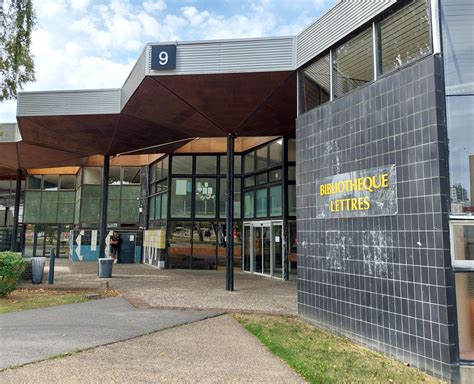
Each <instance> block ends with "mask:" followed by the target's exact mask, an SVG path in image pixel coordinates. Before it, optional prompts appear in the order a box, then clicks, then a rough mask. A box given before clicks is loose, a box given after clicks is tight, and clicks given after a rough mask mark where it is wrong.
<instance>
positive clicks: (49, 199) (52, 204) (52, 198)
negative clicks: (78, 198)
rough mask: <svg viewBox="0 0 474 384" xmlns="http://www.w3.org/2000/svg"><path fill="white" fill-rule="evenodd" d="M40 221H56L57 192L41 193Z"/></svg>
mask: <svg viewBox="0 0 474 384" xmlns="http://www.w3.org/2000/svg"><path fill="white" fill-rule="evenodd" d="M41 222H42V223H57V222H58V194H57V193H43V194H42V196H41Z"/></svg>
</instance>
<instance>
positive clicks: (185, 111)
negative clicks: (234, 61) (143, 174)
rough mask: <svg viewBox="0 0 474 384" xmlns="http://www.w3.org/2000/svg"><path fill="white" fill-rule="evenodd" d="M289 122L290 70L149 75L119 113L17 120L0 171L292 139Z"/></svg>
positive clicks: (292, 108)
mask: <svg viewBox="0 0 474 384" xmlns="http://www.w3.org/2000/svg"><path fill="white" fill-rule="evenodd" d="M295 119H296V73H295V72H264V73H233V74H209V75H172V76H148V77H145V79H144V80H143V81H142V83H141V84H140V85H139V87H138V88H137V90H136V91H135V93H134V94H133V95H132V97H131V98H130V100H129V101H128V103H127V104H126V105H125V107H124V108H123V110H122V112H121V113H120V114H108V115H73V116H71V115H61V116H31V117H27V116H22V117H19V118H18V124H19V127H20V131H21V134H22V138H23V142H20V143H18V145H17V144H15V143H3V144H0V167H6V168H11V169H16V168H18V167H20V168H39V167H46V166H61V165H81V164H83V158H84V157H87V156H91V155H103V154H111V155H115V154H117V153H123V152H128V151H133V150H139V149H143V148H146V147H150V146H154V145H158V144H164V143H169V142H173V141H176V140H181V139H187V138H195V137H224V136H226V135H227V134H228V133H233V134H235V135H236V136H241V137H242V136H253V137H255V136H283V135H288V134H294V131H295ZM184 144H185V142H182V143H180V144H179V145H169V146H165V147H159V148H157V149H156V150H154V149H153V150H148V151H142V152H141V153H153V152H159V153H170V152H172V151H174V150H175V149H176V148H178V147H179V146H181V145H184ZM16 147H18V152H17V150H16Z"/></svg>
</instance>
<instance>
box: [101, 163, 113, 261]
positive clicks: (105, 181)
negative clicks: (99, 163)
mask: <svg viewBox="0 0 474 384" xmlns="http://www.w3.org/2000/svg"><path fill="white" fill-rule="evenodd" d="M109 169H110V156H109V155H104V169H103V172H102V193H101V200H100V236H99V258H100V257H106V255H105V238H106V237H107V200H108V198H109Z"/></svg>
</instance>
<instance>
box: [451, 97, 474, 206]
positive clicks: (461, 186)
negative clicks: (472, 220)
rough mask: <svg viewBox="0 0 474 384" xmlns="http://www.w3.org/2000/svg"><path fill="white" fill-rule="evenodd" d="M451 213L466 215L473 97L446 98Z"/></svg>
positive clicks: (473, 154) (473, 165) (473, 152)
mask: <svg viewBox="0 0 474 384" xmlns="http://www.w3.org/2000/svg"><path fill="white" fill-rule="evenodd" d="M446 99H447V100H446V106H447V122H448V137H449V144H450V148H449V153H450V158H449V167H450V182H451V190H450V197H451V213H453V214H470V213H472V212H473V211H474V208H473V204H472V200H473V196H472V194H473V190H472V187H471V183H473V182H474V131H473V129H472V128H473V126H474V96H460V97H454V96H450V97H447V98H446Z"/></svg>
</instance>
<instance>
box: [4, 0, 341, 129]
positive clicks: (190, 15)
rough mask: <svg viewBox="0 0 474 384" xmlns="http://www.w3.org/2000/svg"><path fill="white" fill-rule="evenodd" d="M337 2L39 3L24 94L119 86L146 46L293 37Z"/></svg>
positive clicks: (10, 107) (9, 110)
mask: <svg viewBox="0 0 474 384" xmlns="http://www.w3.org/2000/svg"><path fill="white" fill-rule="evenodd" d="M334 2H335V0H298V1H296V0H246V1H245V2H231V3H229V7H228V8H232V9H233V10H234V13H231V12H230V11H229V10H228V9H227V8H226V6H225V5H223V4H225V3H224V2H217V1H216V7H212V6H209V4H210V3H209V1H205V2H199V1H195V0H189V1H188V2H184V1H183V2H174V1H171V2H168V3H166V2H165V0H110V1H109V0H94V1H90V0H37V1H35V5H36V10H37V16H38V21H39V27H38V29H37V30H36V31H35V33H34V38H33V46H32V51H33V54H34V56H35V64H36V78H37V81H36V82H35V83H31V84H28V85H27V86H26V87H25V90H26V91H36V90H54V89H85V88H108V87H120V86H121V85H122V84H123V82H124V81H125V79H126V78H127V76H128V74H129V71H130V70H131V68H132V67H133V65H134V63H135V61H136V59H137V57H138V55H139V54H140V51H141V50H142V48H143V47H144V45H145V44H146V42H158V41H174V40H202V39H216V38H236V37H256V36H269V35H291V34H295V33H297V32H299V31H300V30H301V29H302V28H303V27H304V26H306V25H307V24H309V23H310V22H311V21H312V19H314V17H315V16H314V15H315V11H314V10H315V9H319V8H327V7H328V4H332V3H334ZM186 3H187V4H186ZM202 4H206V5H207V6H206V7H205V8H204V7H203V5H202ZM288 14H291V15H293V16H292V17H290V16H288ZM15 104H16V103H15V102H14V101H9V102H4V103H2V104H0V122H4V121H14V120H15V115H16V106H15Z"/></svg>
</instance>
